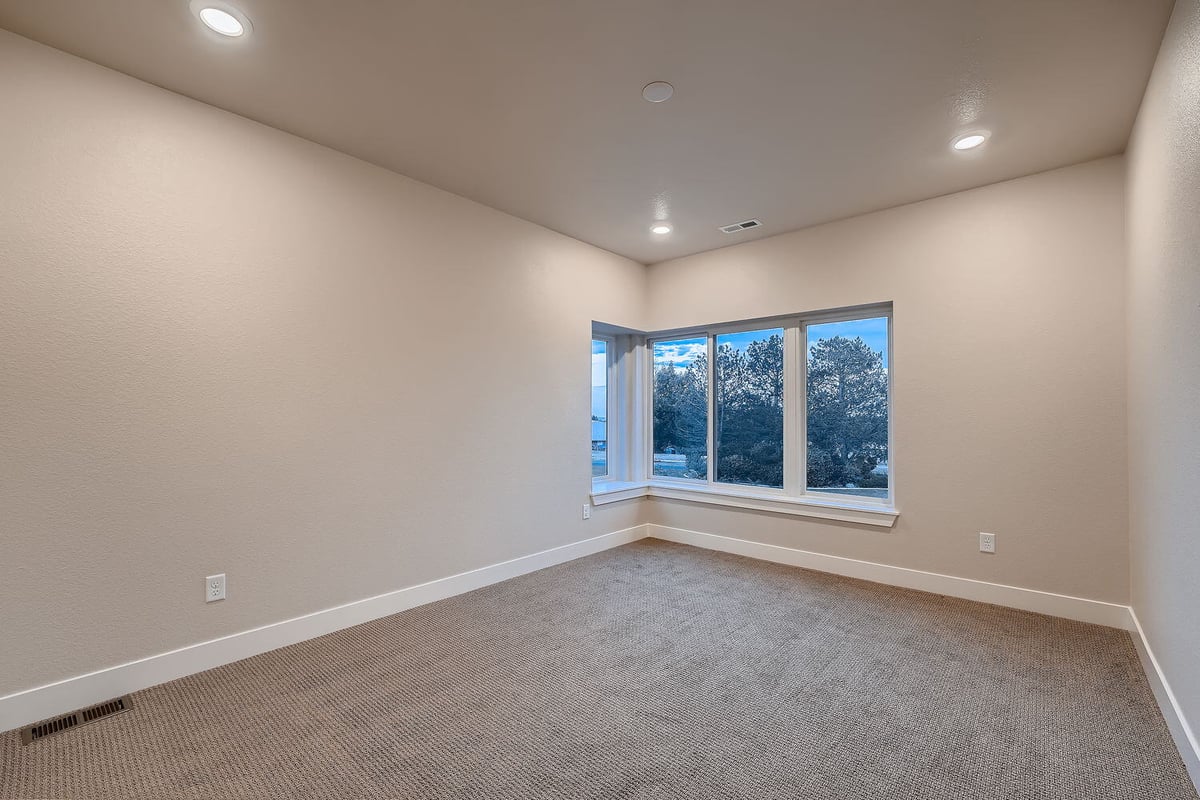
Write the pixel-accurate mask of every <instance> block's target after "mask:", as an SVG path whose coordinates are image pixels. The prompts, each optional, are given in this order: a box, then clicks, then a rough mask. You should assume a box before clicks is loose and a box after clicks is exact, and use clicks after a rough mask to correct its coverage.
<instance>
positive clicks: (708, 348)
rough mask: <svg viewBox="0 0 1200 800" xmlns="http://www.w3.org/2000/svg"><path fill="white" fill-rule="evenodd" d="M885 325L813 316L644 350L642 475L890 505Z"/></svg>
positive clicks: (879, 319) (884, 320)
mask: <svg viewBox="0 0 1200 800" xmlns="http://www.w3.org/2000/svg"><path fill="white" fill-rule="evenodd" d="M825 320H830V321H825ZM889 325H890V316H888V315H887V312H883V313H879V312H876V313H874V314H872V315H870V316H866V317H861V318H857V319H843V320H838V319H836V318H831V317H830V316H829V315H823V316H822V317H816V318H815V319H814V320H813V321H811V322H810V321H807V320H805V319H804V318H803V317H798V318H796V319H795V320H793V321H791V322H790V323H787V324H781V325H779V326H778V327H771V328H751V329H749V330H737V329H731V326H724V328H723V329H722V330H718V331H716V332H713V333H712V334H694V335H690V336H680V337H679V338H675V339H669V340H657V341H652V342H651V343H650V345H651V356H652V362H653V366H652V369H653V385H652V390H651V391H652V398H653V409H652V420H651V424H652V439H653V455H652V458H651V474H652V476H653V477H657V478H669V479H676V480H681V481H695V482H698V483H699V482H703V483H710V482H711V483H714V484H736V485H741V486H757V487H763V488H770V489H776V490H780V489H786V490H788V492H789V493H790V494H803V493H811V494H821V495H826V496H828V495H848V496H853V497H857V498H871V499H875V500H883V501H887V500H889V499H890V497H891V495H890V482H891V476H890V474H889V462H888V407H889V398H888V369H889V365H888V336H889V333H890V331H889ZM789 342H792V343H793V344H790V345H789V344H788V343H789ZM710 358H711V359H713V363H712V364H711V365H710V364H709V359H710ZM710 375H711V380H712V385H711V386H710V385H709V379H710ZM792 375H794V378H790V377H789V376H792ZM789 380H791V381H792V383H791V384H789V383H788V381H789ZM789 386H790V388H789ZM789 392H791V393H795V396H794V397H793V396H791V395H789ZM793 403H794V404H795V405H790V404H793ZM789 407H790V408H791V409H798V410H799V411H800V412H801V414H798V415H797V418H796V420H795V421H796V424H797V428H796V431H797V433H796V435H795V436H794V437H793V439H794V440H792V441H789V440H788V439H787V438H786V437H785V432H784V428H785V419H788V417H787V414H788V413H795V412H794V411H789ZM800 416H803V419H800V418H799V417H800ZM801 430H803V431H805V433H806V435H805V436H803V437H802V436H801V435H800V433H799V432H800V431H801ZM710 442H711V446H712V449H713V462H712V470H711V474H710V470H709V453H708V448H709V443H710ZM789 453H790V454H791V455H789ZM789 459H791V460H789ZM789 464H790V465H791V466H790V467H789V466H787V465H789ZM789 469H791V470H795V471H796V472H797V473H798V474H795V475H790V473H788V474H785V472H787V470H789ZM789 475H790V477H789Z"/></svg>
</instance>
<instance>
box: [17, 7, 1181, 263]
mask: <svg viewBox="0 0 1200 800" xmlns="http://www.w3.org/2000/svg"><path fill="white" fill-rule="evenodd" d="M214 4H218V3H214ZM235 5H236V6H237V7H238V8H240V9H241V10H242V11H244V12H245V14H246V15H247V16H249V18H250V19H251V21H252V22H253V26H254V28H253V32H252V34H251V35H250V36H248V37H244V38H243V39H240V40H224V39H220V38H219V37H217V36H216V35H214V34H211V33H210V32H208V31H207V30H205V29H203V28H202V27H201V26H200V25H199V23H198V21H197V20H196V18H195V17H194V16H193V15H192V14H191V12H190V10H189V7H188V2H187V0H0V27H4V28H8V29H9V30H12V31H14V32H16V33H19V34H23V35H25V36H28V37H30V38H33V39H36V40H38V41H41V42H45V43H47V44H50V45H52V46H54V47H58V48H60V49H62V50H66V51H68V52H71V53H75V54H77V55H80V56H82V57H84V58H87V59H90V60H92V61H95V62H98V63H100V64H104V65H106V66H109V67H112V68H114V69H117V70H120V71H122V72H126V73H128V74H130V75H133V76H136V77H138V78H141V79H143V80H146V81H149V82H151V83H155V84H158V85H159V86H163V87H166V88H168V89H172V90H174V91H176V92H180V93H182V94H185V95H188V96H190V97H194V98H196V99H199V100H202V101H204V102H206V103H211V104H212V105H215V106H218V107H220V108H224V109H228V110H230V111H233V112H236V113H238V114H241V115H243V116H246V117H249V118H251V119H255V120H258V121H260V122H264V123H266V124H268V125H272V126H274V127H276V128H280V129H282V130H285V131H289V132H291V133H295V134H298V135H300V136H303V137H305V138H308V139H311V140H313V141H316V142H320V143H322V144H326V145H328V146H330V147H333V148H336V149H338V150H341V151H343V152H346V153H349V154H351V155H355V156H358V157H360V158H363V159H366V160H367V161H371V162H373V163H376V164H379V165H381V166H384V167H388V168H390V169H393V170H395V171H397V172H400V173H403V174H405V175H409V176H412V177H414V178H417V179H419V180H422V181H426V182H428V183H431V184H434V185H435V186H440V187H442V188H444V189H448V190H450V191H452V192H456V193H458V194H461V195H465V196H467V197H470V198H473V199H475V200H478V201H479V202H482V203H486V204H487V205H490V206H494V207H496V208H499V209H502V210H504V211H507V212H510V213H512V214H515V215H516V216H519V217H524V218H525V219H529V220H532V221H534V222H538V223H540V224H542V225H545V226H547V227H549V228H553V229H555V230H557V231H561V232H563V233H566V234H569V235H571V236H574V237H577V238H579V239H582V240H584V241H587V242H591V243H593V244H596V245H599V246H600V247H604V248H607V249H609V250H612V251H615V252H617V253H621V254H623V255H626V256H629V257H630V258H634V259H636V260H638V261H642V262H645V263H653V262H656V261H662V260H664V259H667V258H673V257H676V256H681V255H685V254H689V253H694V252H698V251H702V250H708V249H712V248H715V247H721V246H724V245H728V244H734V243H736V242H740V241H746V240H747V239H750V238H758V237H761V236H768V235H771V234H776V233H780V232H783V231H787V230H792V229H795V228H799V227H803V226H806V225H812V224H816V223H819V222H824V221H827V220H831V219H836V218H840V217H845V216H849V215H853V214H858V213H862V212H865V211H870V210H874V209H878V208H884V207H887V206H893V205H897V204H900V203H904V202H909V201H913V200H919V199H923V198H928V197H933V196H936V195H939V194H945V193H947V192H953V191H957V190H960V189H964V188H968V187H972V186H979V185H983V184H986V183H991V182H994V181H997V180H1003V179H1006V178H1011V177H1016V176H1019V175H1025V174H1029V173H1032V172H1037V171H1040V170H1044V169H1049V168H1053V167H1057V166H1062V165H1065V164H1070V163H1075V162H1078V161H1083V160H1086V159H1090V158H1095V157H1099V156H1104V155H1109V154H1113V153H1119V152H1121V151H1123V150H1124V147H1125V143H1126V140H1127V138H1128V135H1129V131H1130V128H1131V126H1132V123H1133V118H1134V115H1135V113H1136V111H1137V108H1138V104H1139V102H1140V100H1141V96H1142V91H1143V89H1144V87H1145V85H1146V80H1147V78H1148V76H1149V73H1150V68H1151V66H1152V64H1153V61H1154V57H1155V53H1156V52H1157V49H1158V44H1159V41H1160V39H1161V36H1162V32H1163V30H1164V28H1165V27H1166V22H1167V17H1168V15H1169V13H1170V9H1171V0H989V1H988V2H984V1H983V0H761V1H759V2H742V3H731V2H728V0H723V1H722V2H716V1H715V0H592V1H591V2H589V1H588V0H391V1H390V2H389V1H387V0H337V2H331V0H237V1H236V2H235ZM653 80H665V81H670V82H671V83H673V84H674V85H675V96H674V98H673V99H672V100H670V101H669V102H666V103H663V104H659V105H653V104H650V103H647V102H645V101H644V100H643V99H642V98H641V88H642V86H643V85H644V84H645V83H647V82H649V81H653ZM973 128H987V129H990V130H991V131H993V137H992V139H991V141H990V142H989V143H988V145H987V146H986V147H985V148H983V149H982V151H980V152H977V153H973V154H971V155H969V156H963V155H961V154H955V153H953V152H951V151H950V149H949V147H948V143H949V141H950V139H951V138H952V137H953V135H954V134H955V133H957V132H960V131H963V130H967V129H973ZM658 217H669V219H670V220H671V222H672V223H673V224H674V226H675V230H674V232H673V233H672V234H670V235H669V236H667V237H655V236H653V235H652V234H650V233H649V225H650V223H651V222H652V221H653V220H654V219H656V218H658ZM751 217H756V218H758V219H761V220H762V221H763V223H764V226H763V228H761V229H760V230H759V231H756V232H746V233H741V234H722V233H719V232H718V231H717V230H716V229H717V227H718V226H719V225H724V224H728V223H731V222H738V221H741V220H744V219H749V218H751Z"/></svg>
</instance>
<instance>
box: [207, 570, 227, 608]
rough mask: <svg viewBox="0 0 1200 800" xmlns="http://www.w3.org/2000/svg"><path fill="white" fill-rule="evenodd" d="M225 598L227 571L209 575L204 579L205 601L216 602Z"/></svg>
mask: <svg viewBox="0 0 1200 800" xmlns="http://www.w3.org/2000/svg"><path fill="white" fill-rule="evenodd" d="M224 599H225V573H224V572H222V573H221V574H220V575H209V576H208V577H207V578H205V579H204V602H206V603H215V602H216V601H217V600H224Z"/></svg>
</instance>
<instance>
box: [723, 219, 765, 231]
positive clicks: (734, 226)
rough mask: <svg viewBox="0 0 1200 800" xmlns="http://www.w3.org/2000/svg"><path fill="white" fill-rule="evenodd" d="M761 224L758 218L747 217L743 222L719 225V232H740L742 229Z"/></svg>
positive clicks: (746, 229) (756, 226)
mask: <svg viewBox="0 0 1200 800" xmlns="http://www.w3.org/2000/svg"><path fill="white" fill-rule="evenodd" d="M761 226H762V222H760V221H759V220H756V219H748V220H746V221H745V222H735V223H733V224H732V225H723V226H721V233H741V232H742V231H748V230H750V229H751V228H758V227H761Z"/></svg>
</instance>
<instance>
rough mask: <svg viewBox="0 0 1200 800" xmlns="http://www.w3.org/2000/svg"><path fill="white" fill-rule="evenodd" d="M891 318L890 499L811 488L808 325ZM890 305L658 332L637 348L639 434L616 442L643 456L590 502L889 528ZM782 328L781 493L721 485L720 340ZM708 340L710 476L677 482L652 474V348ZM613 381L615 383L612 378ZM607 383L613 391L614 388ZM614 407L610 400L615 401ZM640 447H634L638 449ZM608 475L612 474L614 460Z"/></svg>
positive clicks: (892, 514) (893, 512)
mask: <svg viewBox="0 0 1200 800" xmlns="http://www.w3.org/2000/svg"><path fill="white" fill-rule="evenodd" d="M881 317H882V318H886V319H887V364H888V371H887V378H888V406H887V414H888V495H887V497H886V498H874V497H864V496H858V495H837V494H828V493H824V492H819V491H809V489H808V486H807V484H808V479H807V472H808V471H807V459H808V452H807V451H808V436H807V432H806V424H807V377H808V366H807V365H808V327H809V326H810V325H817V324H824V323H828V322H850V321H854V320H859V319H878V318H881ZM893 327H894V326H893V308H892V304H891V303H877V304H871V305H863V306H854V307H849V308H843V309H834V310H827V311H816V312H810V313H801V314H790V315H786V316H779V317H767V318H760V319H754V320H745V321H741V322H731V323H721V324H717V325H703V326H695V327H688V328H677V329H673V330H668V331H657V332H654V333H651V334H648V335H646V336H645V337H644V338H643V339H642V341H641V346H640V348H638V349H640V351H641V352H640V358H639V359H638V360H639V361H640V362H641V363H640V365H639V367H640V381H639V382H640V383H641V386H640V388H638V389H636V390H635V392H634V393H632V395H631V397H632V399H633V400H634V402H633V414H632V416H633V417H634V418H636V419H638V420H639V421H640V423H641V424H640V427H641V428H642V430H641V431H640V432H637V431H633V430H632V428H631V427H630V426H622V427H621V429H620V430H621V432H622V435H621V436H620V437H618V438H621V439H623V440H624V441H626V442H627V443H629V444H630V447H629V450H630V452H628V453H626V456H627V457H629V456H633V455H635V454H634V453H633V452H632V451H640V452H641V457H640V459H631V461H630V463H631V464H632V469H631V470H630V471H629V473H628V474H627V475H626V476H624V477H625V478H626V479H625V480H620V481H611V480H610V481H608V482H606V483H604V484H597V485H594V486H593V495H592V497H593V502H595V503H597V504H603V503H606V502H617V501H619V500H625V499H629V498H631V497H638V496H653V497H666V498H670V499H676V500H689V501H693V502H701V503H715V504H718V505H726V506H734V507H738V508H749V509H754V510H762V511H775V512H779V513H785V514H795V515H799V516H811V517H820V518H825V519H836V520H840V521H846V522H858V523H864V524H868V525H877V526H882V527H887V528H890V527H892V526H893V525H894V524H895V520H896V518H897V517H898V516H899V512H898V511H897V509H896V456H895V452H896V451H895V435H896V434H895V415H894V414H893V405H894V392H893V381H894V373H895V359H894V347H895V344H894V342H895V337H894V333H893ZM772 328H781V329H783V335H784V399H783V402H784V424H783V437H784V465H783V474H784V478H783V488H776V487H767V486H751V485H746V484H733V483H720V482H717V481H716V480H714V478H715V471H716V458H715V456H716V452H715V449H716V447H715V446H716V442H715V441H714V439H715V436H716V422H715V421H716V416H715V413H716V384H715V382H714V378H715V370H716V359H715V355H716V352H715V350H716V337H717V336H720V335H722V334H728V333H745V332H751V331H759V330H768V329H772ZM700 337H704V338H705V340H706V346H707V352H708V365H707V366H708V386H707V393H708V397H707V409H708V422H707V429H708V430H707V458H706V461H707V474H706V476H705V479H703V480H700V479H692V478H672V477H667V476H656V475H654V431H653V426H654V422H653V415H654V398H653V391H654V364H653V352H654V345H655V344H656V343H660V342H670V341H678V340H681V339H694V338H700ZM610 380H611V379H610ZM611 388H612V387H611V383H610V389H611ZM610 402H611V401H610ZM608 431H609V433H608V435H609V441H610V444H609V447H610V448H611V447H612V440H613V426H612V424H611V423H610V424H609V428H608ZM635 443H636V444H635ZM609 464H610V466H609V472H610V474H611V473H612V466H611V464H612V461H611V456H610V461H609Z"/></svg>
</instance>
